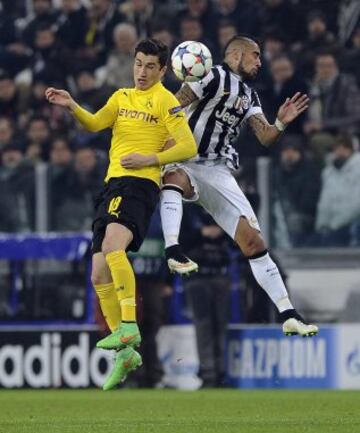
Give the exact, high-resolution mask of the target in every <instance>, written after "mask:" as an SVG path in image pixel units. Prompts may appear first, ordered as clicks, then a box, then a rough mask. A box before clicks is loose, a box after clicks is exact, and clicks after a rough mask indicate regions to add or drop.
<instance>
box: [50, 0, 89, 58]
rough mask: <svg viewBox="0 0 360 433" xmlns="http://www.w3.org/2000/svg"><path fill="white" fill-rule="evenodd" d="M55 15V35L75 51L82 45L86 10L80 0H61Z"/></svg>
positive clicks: (85, 24)
mask: <svg viewBox="0 0 360 433" xmlns="http://www.w3.org/2000/svg"><path fill="white" fill-rule="evenodd" d="M59 12H60V13H59V15H58V17H57V22H56V25H57V37H58V38H59V40H60V41H61V42H62V43H63V45H64V46H66V47H67V48H68V49H71V50H74V51H76V50H77V49H79V48H82V47H83V46H84V40H85V33H86V27H87V11H86V9H85V7H84V6H83V4H82V1H81V0H61V4H60V11H59Z"/></svg>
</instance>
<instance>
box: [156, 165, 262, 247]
mask: <svg viewBox="0 0 360 433" xmlns="http://www.w3.org/2000/svg"><path fill="white" fill-rule="evenodd" d="M205 164H206V163H203V162H202V163H196V162H191V161H188V162H185V163H178V164H169V165H167V166H166V167H164V169H163V172H164V173H169V172H171V171H174V170H176V169H182V170H184V171H185V173H186V174H187V175H188V177H189V179H190V182H191V185H192V186H193V188H194V191H195V194H194V196H193V197H192V198H191V199H184V201H191V202H196V203H197V204H199V205H201V206H202V207H203V208H204V209H206V210H207V212H209V214H210V215H211V216H212V217H213V218H214V220H215V221H216V223H217V224H218V225H219V226H220V227H221V228H222V229H223V230H224V231H225V232H226V233H227V234H228V235H229V236H231V238H232V239H234V238H235V232H236V228H237V225H238V223H239V218H240V217H242V216H243V217H245V218H246V219H247V220H248V222H249V224H250V225H251V227H253V228H255V229H256V230H258V231H260V226H259V222H258V219H257V217H256V215H255V212H254V211H253V209H252V207H251V204H250V203H249V200H248V199H247V198H246V197H245V195H244V193H243V192H242V191H241V189H240V187H239V185H238V184H237V182H236V180H235V178H234V176H233V175H232V174H231V171H230V169H229V168H228V167H227V166H226V165H225V164H223V163H221V164H214V165H205Z"/></svg>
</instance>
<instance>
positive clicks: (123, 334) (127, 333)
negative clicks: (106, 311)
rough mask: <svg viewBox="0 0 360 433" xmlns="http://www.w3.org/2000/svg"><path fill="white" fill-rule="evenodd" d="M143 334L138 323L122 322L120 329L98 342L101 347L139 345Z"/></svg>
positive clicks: (97, 345) (111, 347)
mask: <svg viewBox="0 0 360 433" xmlns="http://www.w3.org/2000/svg"><path fill="white" fill-rule="evenodd" d="M140 343H141V335H140V331H139V328H138V325H137V323H135V322H131V323H127V322H122V323H121V325H120V327H119V329H118V330H116V331H114V332H113V333H112V334H110V335H108V336H107V337H105V338H103V339H102V340H100V341H98V342H97V343H96V347H98V348H99V349H107V350H112V349H124V348H125V347H127V346H130V347H138V346H140Z"/></svg>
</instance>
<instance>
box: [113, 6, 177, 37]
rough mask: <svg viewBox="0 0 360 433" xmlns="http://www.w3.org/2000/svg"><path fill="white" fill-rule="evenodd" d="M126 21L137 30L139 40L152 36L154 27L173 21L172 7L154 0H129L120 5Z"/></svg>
mask: <svg viewBox="0 0 360 433" xmlns="http://www.w3.org/2000/svg"><path fill="white" fill-rule="evenodd" d="M120 11H121V13H122V14H123V15H124V17H125V21H127V22H128V23H130V24H132V25H133V26H135V28H136V33H137V35H138V37H139V39H142V38H147V37H149V36H150V34H151V32H152V31H153V29H154V27H156V26H158V25H160V24H163V23H168V22H171V21H172V15H173V11H171V9H170V7H166V6H164V5H160V4H159V3H158V2H155V1H153V0H127V1H125V2H124V3H122V4H121V5H120Z"/></svg>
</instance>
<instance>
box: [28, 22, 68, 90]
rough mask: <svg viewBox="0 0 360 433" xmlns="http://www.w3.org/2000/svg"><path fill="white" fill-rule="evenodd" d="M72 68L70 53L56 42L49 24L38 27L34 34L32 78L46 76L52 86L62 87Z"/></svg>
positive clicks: (54, 34)
mask: <svg viewBox="0 0 360 433" xmlns="http://www.w3.org/2000/svg"><path fill="white" fill-rule="evenodd" d="M73 67H74V65H73V61H72V59H71V53H70V51H69V50H68V49H66V48H65V47H64V46H62V44H61V42H59V41H57V40H56V33H55V30H53V29H52V27H51V26H50V25H49V24H42V25H39V26H38V27H37V29H36V32H35V40H34V53H33V58H32V62H31V70H32V73H33V76H35V75H38V74H46V75H47V76H48V78H49V81H50V82H51V83H52V84H54V85H56V84H57V83H59V84H60V85H64V84H65V83H66V76H67V75H68V74H69V73H70V71H71V69H72V68H73Z"/></svg>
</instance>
